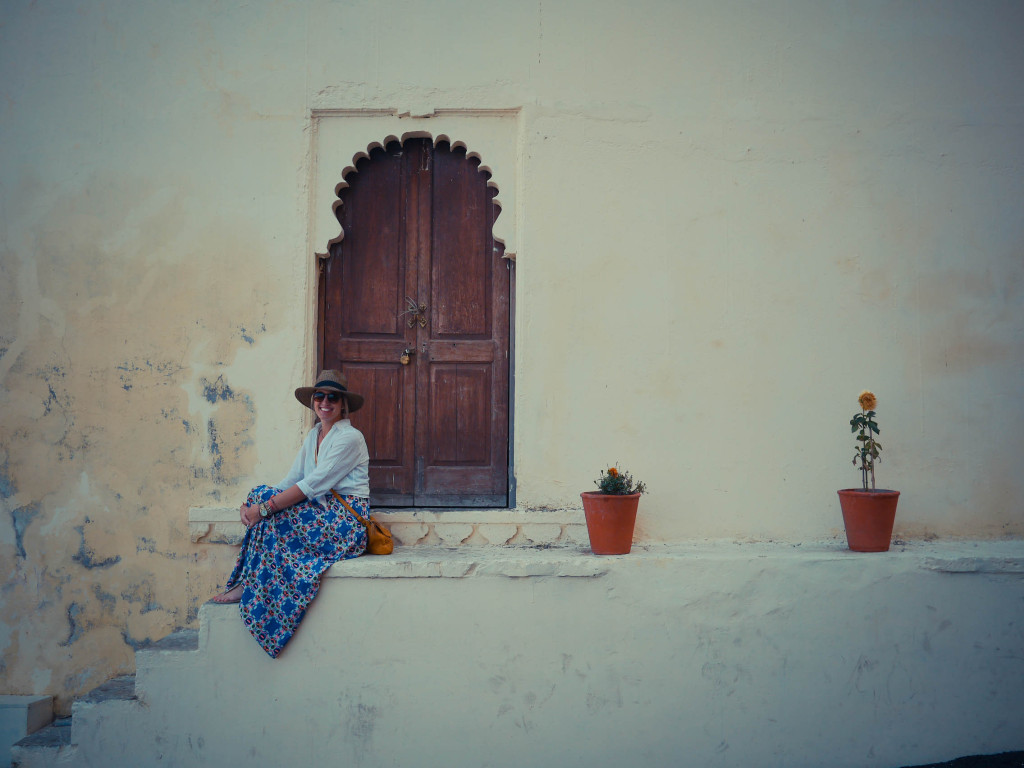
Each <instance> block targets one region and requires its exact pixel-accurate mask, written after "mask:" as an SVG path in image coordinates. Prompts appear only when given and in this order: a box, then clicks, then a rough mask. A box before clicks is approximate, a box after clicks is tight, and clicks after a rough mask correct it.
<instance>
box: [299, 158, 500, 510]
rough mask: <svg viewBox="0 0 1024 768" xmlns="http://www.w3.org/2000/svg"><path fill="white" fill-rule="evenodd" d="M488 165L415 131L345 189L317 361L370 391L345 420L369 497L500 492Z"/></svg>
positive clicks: (463, 501) (494, 501)
mask: <svg viewBox="0 0 1024 768" xmlns="http://www.w3.org/2000/svg"><path fill="white" fill-rule="evenodd" d="M488 177H489V174H487V173H486V172H483V171H481V170H480V169H479V161H478V160H475V159H469V158H467V156H466V151H465V149H454V150H453V149H451V147H450V146H449V145H448V144H444V143H442V144H439V145H438V146H437V147H435V146H434V145H433V143H432V141H431V140H430V139H411V140H408V141H406V142H405V143H404V144H399V143H398V142H394V143H392V144H390V145H388V147H387V148H386V149H377V150H375V151H374V152H372V153H371V155H370V157H369V158H366V159H363V160H361V161H360V162H359V163H358V165H357V170H356V171H355V172H353V173H352V174H351V175H350V176H349V177H348V178H347V179H346V180H347V181H348V182H349V186H348V187H347V188H346V189H343V190H342V191H341V192H340V194H339V197H340V200H341V204H340V205H339V206H338V207H337V209H336V213H337V215H338V220H339V222H340V223H341V226H342V229H343V231H344V233H345V236H344V239H343V240H342V241H341V242H340V243H337V244H336V245H335V246H334V247H333V248H332V249H331V254H330V257H329V258H328V259H327V261H326V263H325V265H324V269H323V270H322V273H321V279H320V311H319V320H320V322H319V329H318V330H319V347H320V350H321V354H320V362H321V367H323V368H340V369H341V370H343V371H344V372H345V375H346V376H347V377H348V381H349V386H350V388H351V389H352V390H353V391H355V392H359V393H360V394H362V395H364V396H365V397H366V404H365V405H364V406H363V408H362V409H361V410H359V411H357V412H356V413H355V414H353V416H352V423H353V425H354V426H356V427H358V428H359V429H360V430H361V431H362V433H363V434H364V435H365V437H366V442H367V447H368V448H369V451H370V490H371V502H372V503H373V504H374V505H376V506H441V507H444V506H453V507H465V506H489V507H504V506H507V504H508V437H509V429H508V422H509V403H508V393H509V301H510V286H511V275H510V265H509V264H508V263H507V262H506V261H505V260H504V259H503V258H502V253H503V249H502V247H501V245H500V244H499V243H496V242H495V241H494V237H493V234H492V229H493V225H494V220H495V218H496V217H497V215H498V209H497V206H496V205H495V204H494V202H493V197H494V194H495V190H493V189H491V188H489V187H488V186H487V179H488ZM403 355H404V356H405V357H403ZM404 360H405V361H407V362H405V364H403V361H404Z"/></svg>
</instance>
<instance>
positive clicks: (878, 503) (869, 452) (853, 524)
mask: <svg viewBox="0 0 1024 768" xmlns="http://www.w3.org/2000/svg"><path fill="white" fill-rule="evenodd" d="M857 401H858V403H859V404H860V409H861V410H860V413H858V414H855V415H854V417H853V418H852V419H850V431H851V432H856V433H857V445H856V446H855V448H856V452H855V453H854V454H853V465H854V466H855V467H859V469H860V474H861V486H862V487H861V488H845V489H843V490H841V491H839V506H840V507H841V508H842V510H843V524H844V525H845V526H846V541H847V544H849V547H850V549H852V550H853V551H855V552H886V551H888V549H889V542H890V541H891V540H892V526H893V522H894V521H895V519H896V504H897V502H898V501H899V498H900V492H899V491H890V490H886V489H881V488H875V463H876V462H880V461H881V451H882V446H881V444H880V443H879V442H878V441H877V440H876V439H875V435H877V434H880V430H879V428H878V422H876V421H875V408H876V407H877V406H878V399H877V398H876V397H875V395H874V393H873V392H870V391H868V390H864V391H863V392H861V393H860V397H858V398H857ZM869 477H870V479H871V487H870V488H869V487H868V478H869Z"/></svg>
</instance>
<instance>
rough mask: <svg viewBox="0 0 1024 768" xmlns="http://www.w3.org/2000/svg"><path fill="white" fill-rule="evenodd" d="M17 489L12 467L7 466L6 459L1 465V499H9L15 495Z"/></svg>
mask: <svg viewBox="0 0 1024 768" xmlns="http://www.w3.org/2000/svg"><path fill="white" fill-rule="evenodd" d="M17 490H18V489H17V488H16V487H15V486H14V481H13V480H12V479H11V473H10V467H9V466H8V464H7V460H6V459H4V463H3V464H0V499H9V498H11V496H13V495H14V494H15V493H17Z"/></svg>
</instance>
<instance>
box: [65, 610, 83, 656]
mask: <svg viewBox="0 0 1024 768" xmlns="http://www.w3.org/2000/svg"><path fill="white" fill-rule="evenodd" d="M81 615H82V606H80V605H79V604H78V603H71V605H69V606H68V610H67V616H68V639H67V640H65V641H64V642H63V643H61V645H63V646H65V647H66V646H69V645H71V644H72V643H73V642H75V641H76V640H78V638H80V637H81V636H82V634H83V632H84V630H83V628H82V627H80V626H79V625H78V617H79V616H81Z"/></svg>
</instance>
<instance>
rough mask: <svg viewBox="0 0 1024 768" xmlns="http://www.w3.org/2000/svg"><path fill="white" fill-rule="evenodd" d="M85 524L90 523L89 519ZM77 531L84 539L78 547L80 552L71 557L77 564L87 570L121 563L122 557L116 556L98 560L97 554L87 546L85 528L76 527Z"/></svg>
mask: <svg viewBox="0 0 1024 768" xmlns="http://www.w3.org/2000/svg"><path fill="white" fill-rule="evenodd" d="M85 522H86V523H88V522H90V521H89V518H85ZM75 530H76V531H78V535H79V536H80V537H81V538H82V542H81V543H80V544H79V545H78V552H76V553H75V554H74V555H72V556H71V559H72V560H74V561H75V562H76V563H79V564H80V565H82V566H83V567H85V568H109V567H110V566H112V565H115V564H117V563H119V562H121V556H120V555H114V556H113V557H108V558H106V559H105V560H97V559H96V553H95V552H94V551H93V550H92V548H91V547H88V546H86V544H85V526H84V525H76V526H75Z"/></svg>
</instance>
